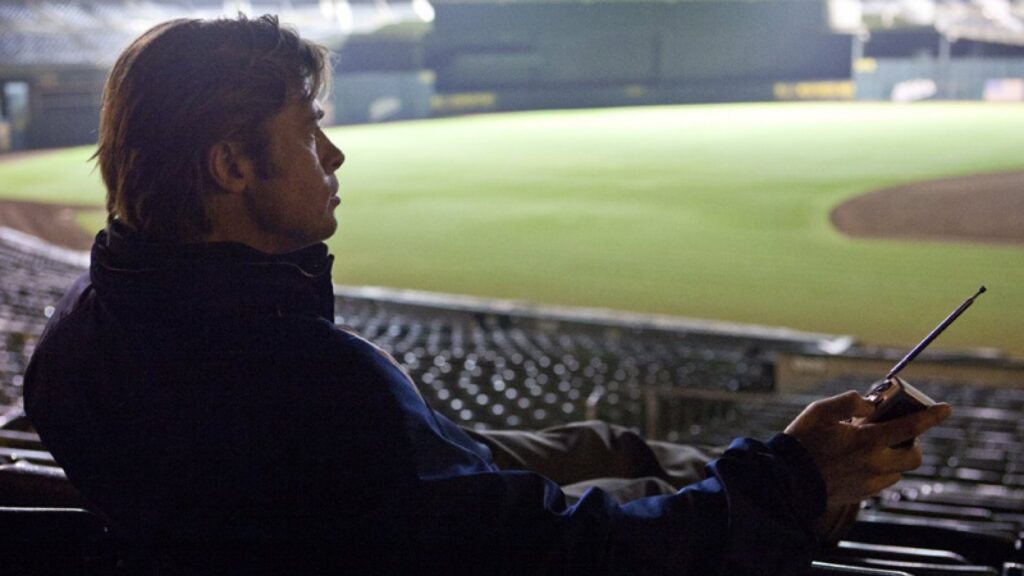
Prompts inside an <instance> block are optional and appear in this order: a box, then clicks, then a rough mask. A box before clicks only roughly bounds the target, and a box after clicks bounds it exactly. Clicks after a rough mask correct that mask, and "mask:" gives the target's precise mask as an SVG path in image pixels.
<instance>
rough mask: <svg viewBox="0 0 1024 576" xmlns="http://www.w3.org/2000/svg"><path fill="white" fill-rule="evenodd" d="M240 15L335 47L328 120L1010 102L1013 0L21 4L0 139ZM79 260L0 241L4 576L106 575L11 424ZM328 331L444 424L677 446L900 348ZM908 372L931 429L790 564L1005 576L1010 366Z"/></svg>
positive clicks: (360, 308)
mask: <svg viewBox="0 0 1024 576" xmlns="http://www.w3.org/2000/svg"><path fill="white" fill-rule="evenodd" d="M239 11H242V12H246V13H252V14H256V13H264V12H273V13H278V14H280V16H281V18H282V20H283V21H286V22H291V23H293V24H294V25H296V26H297V27H299V28H300V29H301V30H302V31H303V33H304V34H305V35H307V36H310V37H312V38H316V39H318V40H320V41H321V42H324V43H326V44H329V45H331V46H332V47H334V48H336V49H337V51H338V53H339V54H340V56H339V58H338V60H337V63H336V68H337V70H338V72H339V73H340V74H341V75H342V77H343V78H344V79H345V80H344V81H343V82H341V83H340V84H339V86H338V88H337V90H336V91H335V92H334V94H333V95H332V99H331V105H332V106H331V108H332V113H333V119H334V121H335V122H339V123H346V122H367V121H384V120H396V119H406V118H426V117H431V116H438V115H447V114H457V113H463V112H475V111H484V110H487V111H490V110H494V111H500V110H519V109H533V108H551V107H580V106H617V105H625V104H658V103H675V102H708V101H714V102H721V101H738V100H793V99H800V100H803V99H856V98H865V99H885V100H889V99H896V100H916V99H928V98H945V99H989V100H1024V93H1020V92H1019V89H1018V83H1019V82H1022V81H1024V80H1021V79H1022V78H1024V48H1022V47H1024V24H1022V23H1024V2H1019V1H1018V2H985V1H974V2H961V1H951V2H933V1H923V0H922V1H915V0H909V1H904V2H883V1H870V0H865V1H862V2H857V1H852V0H851V1H843V0H836V1H833V2H820V1H808V0H783V1H768V0H764V1H753V2H731V1H718V2H711V1H685V2H635V1H629V2H587V3H577V2H535V1H512V2H500V3H498V2H485V1H475V2H442V1H438V0H435V1H434V2H433V3H429V2H427V0H421V1H414V2H389V1H387V0H377V1H372V2H345V1H336V0H321V1H317V2H306V1H303V0H291V1H287V0H282V1H281V2H274V3H266V4H261V3H257V2H251V3H250V2H223V3H222V2H206V1H204V0H188V1H180V2H162V1H157V0H132V1H113V2H111V1H98V0H91V1H72V0H65V1H62V2H58V1H52V0H36V1H23V2H3V3H2V4H0V83H2V86H3V90H2V94H3V106H2V112H3V120H2V122H3V124H2V126H3V127H2V128H0V130H2V133H0V147H3V148H4V149H7V150H12V149H13V150H20V149H29V148H40V147H54V146H65V145H72V144H79V143H89V142H91V141H92V140H93V139H94V137H95V126H96V122H97V107H98V104H99V92H100V89H101V86H102V82H103V79H104V76H105V74H106V70H107V69H108V68H109V66H110V64H111V63H112V61H113V58H115V57H116V55H117V53H118V52H119V51H120V50H121V49H122V48H123V47H124V46H125V45H126V44H127V43H128V42H129V41H130V40H131V38H133V37H134V36H135V35H137V34H138V33H139V32H140V31H142V30H144V29H146V28H147V27H148V26H150V25H152V24H154V23H156V22H158V21H161V20H165V19H168V18H173V17H181V16H200V17H208V16H214V15H219V14H234V13H237V12H239ZM695 23H696V24H695ZM783 23H785V24H786V26H785V27H783ZM513 24H514V25H513ZM782 29H785V30H787V32H786V33H785V34H783V33H780V30H782ZM792 30H799V31H800V33H799V34H795V33H792V32H791V31H792ZM723 46H731V47H733V48H734V49H731V50H720V49H719V48H721V47H723ZM812 56H813V57H812ZM86 265H87V257H86V256H85V255H84V254H82V253H79V252H73V251H69V250H66V249H62V248H58V247H55V246H51V245H48V244H45V243H43V242H40V241H39V240H37V239H34V238H31V237H27V236H25V235H24V234H20V233H18V232H14V231H12V230H10V229H0V278H2V281H0V551H2V554H0V570H2V571H3V573H4V574H53V573H87V574H115V573H118V572H119V569H118V557H117V549H116V547H115V546H114V545H113V543H112V542H111V541H110V536H109V533H108V531H107V528H106V526H105V525H104V524H103V521H102V520H101V519H100V518H99V517H98V516H96V515H94V514H92V513H91V512H90V511H89V510H88V504H87V503H86V502H84V501H83V500H82V498H81V497H80V496H79V495H78V494H77V493H76V492H75V491H74V489H73V488H72V487H71V486H70V485H69V484H68V482H67V480H66V478H65V477H64V474H63V471H62V470H61V469H60V468H59V466H57V464H56V463H55V462H54V460H53V457H52V456H51V455H50V454H49V452H47V450H46V448H45V447H44V446H43V445H42V443H41V442H40V440H39V438H38V435H37V434H35V432H34V430H33V429H32V426H31V423H30V422H28V421H27V419H26V418H25V416H24V414H23V412H22V409H21V386H22V383H23V373H24V370H25V366H26V364H27V361H28V358H29V357H30V356H31V353H32V349H33V346H34V343H35V342H36V340H37V339H38V337H39V335H40V333H41V331H42V329H43V326H44V325H45V322H46V320H47V318H48V317H49V315H50V314H52V311H53V308H52V307H53V304H54V303H55V302H56V300H57V299H58V298H59V297H60V295H61V293H62V292H63V290H64V289H65V288H66V286H67V285H69V283H70V282H71V281H72V280H73V279H74V278H75V277H77V276H78V275H79V274H81V273H83V271H84V270H85V266H86ZM335 321H336V322H337V323H338V324H343V325H346V326H350V327H352V328H354V329H355V330H357V331H358V332H360V333H362V334H364V335H365V336H367V337H368V338H370V339H371V340H373V341H375V342H378V343H379V344H381V345H382V346H383V347H384V348H386V349H387V350H388V351H389V352H390V353H391V354H392V355H393V356H395V358H397V359H398V360H399V361H400V362H401V363H402V364H403V365H404V366H405V367H406V368H408V369H409V371H410V373H411V374H412V375H413V376H414V379H415V380H416V382H417V383H418V384H419V387H420V390H421V392H422V393H423V394H424V396H425V397H426V398H427V399H428V401H429V402H430V403H431V404H432V405H433V406H434V407H435V408H436V409H437V410H439V411H441V412H443V413H445V414H446V415H447V416H449V417H451V418H452V419H453V420H454V421H455V422H459V423H462V424H465V425H467V426H469V425H472V426H477V427H488V428H510V427H511V428H541V427H545V426H548V425H554V424H559V423H563V422H566V421H571V420H580V419H591V418H600V419H605V420H608V421H612V422H616V423H620V424H623V425H626V426H630V427H633V428H636V429H639V430H641V431H643V432H644V433H645V434H646V435H648V436H649V437H652V438H659V439H666V440H671V441H677V442H688V443H700V444H722V443H726V442H728V441H729V440H730V438H731V437H733V436H735V435H738V434H742V435H751V436H759V437H764V436H766V435H767V434H770V433H772V432H774V431H777V430H779V429H781V428H782V427H784V426H785V425H786V424H787V423H788V422H789V421H790V420H791V419H792V418H793V417H794V416H795V415H796V414H797V413H798V411H799V410H800V409H802V407H804V406H805V405H806V404H807V403H808V402H810V401H811V400H813V399H816V398H820V397H822V396H824V395H828V394H832V393H837V392H840V391H844V390H848V389H851V388H852V389H859V390H866V389H867V388H868V387H869V386H870V385H871V383H872V382H873V381H874V380H875V379H876V378H877V377H878V376H879V375H880V374H884V373H885V371H886V370H887V369H888V368H889V367H890V366H892V364H893V363H895V362H896V361H897V360H899V358H900V357H901V356H902V353H903V352H905V351H904V350H894V349H882V348H872V347H864V346H860V345H858V344H857V343H856V342H855V341H854V340H853V339H852V338H850V337H848V336H844V335H835V334H817V333H805V332H797V331H792V330H785V329H778V328H765V327H753V326H739V325H729V324H722V323H711V322H707V323H702V322H694V321H683V320H679V319H674V318H664V317H658V316H645V315H633V314H615V313H609V312H597V311H587V310H574V309H560V308H548V307H531V306H524V305H521V304H514V303H508V302H494V301H484V300H471V299H465V298H443V297H437V296H426V295H423V294H417V293H407V292H389V291H381V290H371V289H347V288H346V289H342V288H338V289H337V291H336V318H335ZM913 379H914V384H915V385H917V386H918V387H919V388H921V389H922V390H924V391H925V392H927V393H928V394H930V395H932V396H933V397H935V398H941V399H942V400H945V401H948V402H950V403H952V404H954V405H955V406H956V407H957V409H956V412H955V414H954V416H953V417H952V418H951V419H950V420H948V421H947V422H945V423H943V424H942V425H941V426H939V427H938V428H936V429H934V430H932V431H931V432H929V434H927V435H926V436H925V437H923V438H922V442H923V451H924V454H925V462H924V464H923V466H921V467H920V468H919V469H917V470H915V471H914V472H913V473H911V474H909V475H907V477H906V478H905V479H904V480H903V481H901V482H900V483H899V484H897V485H896V486H894V487H892V488H890V489H887V490H886V491H884V492H883V493H882V494H880V495H879V496H878V497H875V498H873V499H871V500H870V501H867V502H865V503H864V506H863V508H862V510H861V511H860V515H859V517H858V520H857V522H856V524H855V525H854V527H853V529H852V531H851V532H850V533H849V534H848V535H847V536H846V538H845V539H844V540H843V541H842V542H841V543H840V545H839V546H838V547H837V548H835V549H832V550H830V551H828V552H827V553H823V554H822V556H821V557H819V558H818V559H817V561H816V562H815V563H814V566H813V569H812V574H815V575H828V574H862V575H865V576H868V575H875V576H905V575H910V576H925V575H929V576H930V575H948V576H952V575H954V574H959V575H964V574H967V575H974V576H983V575H984V576H999V575H1003V576H1009V575H1012V574H1020V573H1022V571H1024V566H1022V564H1024V552H1022V535H1024V419H1022V417H1021V416H1022V414H1024V367H1022V366H1021V364H1020V363H1019V362H1017V361H1014V360H1009V359H1006V358H1005V357H999V356H994V357H993V356H988V355H985V354H978V353H969V352H963V353H960V352H954V353H944V354H940V353H935V352H933V353H925V354H924V355H922V357H921V358H920V359H919V360H917V361H915V366H914V372H913Z"/></svg>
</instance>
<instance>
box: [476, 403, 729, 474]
mask: <svg viewBox="0 0 1024 576" xmlns="http://www.w3.org/2000/svg"><path fill="white" fill-rule="evenodd" d="M466 432H467V433H469V434H470V436H472V437H473V438H475V439H476V440H478V441H479V442H482V443H483V444H486V445H487V446H488V447H490V448H491V452H492V453H493V455H494V460H495V463H497V465H498V467H499V468H502V469H507V470H530V471H533V472H537V473H538V474H541V475H543V476H546V477H548V478H550V479H551V480H553V481H555V482H556V483H558V484H559V485H562V486H569V485H573V484H577V483H581V482H587V481H592V480H596V479H609V478H618V479H647V478H653V479H657V480H658V481H659V482H658V483H657V484H659V485H660V484H661V483H664V484H667V485H668V486H670V487H671V488H673V489H679V488H681V487H683V486H686V485H688V484H692V483H694V482H699V481H701V480H703V479H704V464H706V463H707V462H708V461H709V460H711V459H712V458H714V457H715V456H717V455H718V454H720V453H721V450H719V449H709V448H698V447H694V446H684V445H680V444H671V443H669V442H647V441H646V440H644V439H643V437H642V436H640V435H639V434H637V433H636V432H634V431H632V430H630V429H629V428H626V427H624V426H618V425H615V424H608V423H607V422H601V421H596V420H591V421H586V422H575V423H572V424H567V425H565V426H557V427H554V428H547V429H544V430H540V431H537V432H528V431H519V430H488V431H474V430H466ZM644 486H647V487H645V488H643V489H641V491H643V490H647V489H648V488H649V483H648V484H645V485H644Z"/></svg>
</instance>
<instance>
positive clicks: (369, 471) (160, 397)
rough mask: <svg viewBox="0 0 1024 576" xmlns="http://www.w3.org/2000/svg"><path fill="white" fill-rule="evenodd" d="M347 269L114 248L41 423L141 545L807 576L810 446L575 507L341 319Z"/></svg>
mask: <svg viewBox="0 0 1024 576" xmlns="http://www.w3.org/2000/svg"><path fill="white" fill-rule="evenodd" d="M331 264H332V257H331V256H329V255H328V254H327V249H326V247H325V246H323V245H317V246H313V247H310V248H307V249H305V250H302V251H299V252H296V253H293V254H289V255H285V256H270V255H266V254H263V253H261V252H258V251H255V250H253V249H250V248H248V247H246V246H243V245H239V244H229V243H220V244H194V245H178V246H167V245H157V244H150V243H146V242H143V241H141V240H140V239H138V238H134V237H132V236H131V235H130V234H126V233H124V232H118V231H117V227H116V226H115V227H114V229H113V231H111V232H109V233H108V232H101V233H100V234H99V235H98V236H97V241H96V244H95V246H94V247H93V251H92V266H91V270H90V272H89V273H88V274H87V275H85V276H83V277H82V278H81V279H79V280H78V282H76V283H75V285H74V286H73V287H72V288H71V290H70V291H69V292H68V293H67V294H66V295H65V296H64V298H63V299H62V300H61V302H60V304H59V305H58V306H57V310H56V312H55V314H54V315H53V317H52V318H51V320H50V323H49V324H48V326H47V328H46V331H45V333H44V335H43V337H42V338H41V340H40V342H39V343H38V345H37V347H36V350H35V353H34V355H33V357H32V361H31V363H30V366H29V369H28V371H27V374H26V380H25V382H26V384H25V407H26V410H27V411H28V413H29V415H30V417H31V419H32V421H33V423H34V424H35V426H36V427H37V429H38V431H39V433H40V435H41V436H42V438H43V441H44V442H45V443H46V445H47V447H48V448H49V449H50V450H51V451H52V452H53V454H54V456H55V458H56V460H57V461H58V462H59V463H60V464H61V465H62V466H63V467H64V469H65V471H66V472H67V475H68V477H69V478H70V479H71V481H72V482H73V483H74V484H75V485H76V486H77V487H78V488H79V489H80V490H81V491H82V493H83V494H84V495H85V496H86V497H87V498H89V499H90V500H91V501H92V502H94V503H95V505H96V507H97V509H98V510H99V511H101V512H102V513H103V514H105V515H106V516H107V517H108V518H109V519H110V521H111V522H112V523H113V524H114V525H115V526H116V527H117V528H118V529H119V531H120V533H122V534H126V535H129V536H130V537H131V538H132V539H133V540H131V542H134V543H135V544H136V545H138V546H143V544H140V543H142V542H148V543H151V544H152V543H161V544H167V546H169V547H173V548H174V549H175V550H177V551H178V552H180V553H181V554H183V555H184V554H185V551H191V552H192V553H193V555H194V556H197V557H199V562H200V563H201V564H204V565H211V564H212V563H213V562H214V560H213V557H214V556H215V555H216V554H217V553H218V552H224V551H226V550H234V551H235V552H236V554H235V556H236V557H233V558H232V559H231V560H230V561H232V562H233V561H238V560H239V558H244V559H248V560H252V559H253V558H259V562H258V563H256V564H259V565H260V566H264V567H265V566H270V565H272V564H266V563H265V562H271V561H274V560H276V561H279V562H280V561H282V558H284V560H283V561H284V562H285V563H286V564H287V566H288V567H289V568H295V567H296V566H305V567H306V568H307V569H309V570H312V569H313V568H316V567H317V566H319V564H320V563H321V562H327V563H330V564H332V565H334V566H337V567H340V568H350V569H352V570H350V572H352V573H354V572H353V571H354V570H355V569H356V567H357V566H358V567H359V570H361V571H362V570H366V569H367V568H368V567H369V568H370V569H371V571H373V572H388V573H395V574H404V573H412V572H416V573H424V572H427V573H430V572H433V573H474V574H533V573H550V574H569V573H580V574H645V573H671V574H700V575H710V574H737V575H738V574H773V575H779V574H789V573H800V572H802V571H803V570H805V569H806V568H807V566H808V564H809V561H810V560H809V559H810V555H811V554H812V552H813V548H814V545H815V542H814V538H813V536H812V532H811V527H812V524H813V521H814V519H815V518H816V517H817V516H819V515H820V514H821V513H822V512H823V511H824V505H825V495H824V486H823V483H822V480H821V478H820V475H819V474H818V472H817V470H816V469H815V467H814V465H813V463H812V462H811V461H810V459H809V457H808V455H807V454H806V452H805V451H804V450H803V448H802V447H801V446H800V445H799V444H798V443H797V442H796V441H795V440H794V439H792V438H790V437H788V436H785V435H778V436H775V437H774V438H772V439H771V440H769V441H768V442H767V443H762V442H759V441H756V440H750V439H741V440H737V441H736V442H734V443H733V445H732V447H731V449H730V450H729V451H727V452H726V453H725V455H724V456H723V457H722V458H721V459H719V460H717V461H715V462H713V463H712V464H710V465H709V467H708V472H709V474H708V479H707V480H705V481H703V482H701V483H699V484H695V485H693V486H689V487H687V488H685V489H683V490H681V491H680V492H678V493H677V494H674V495H669V496H660V497H651V498H645V499H641V500H638V501H634V502H632V503H629V504H626V505H619V504H617V503H615V502H614V501H613V500H612V499H611V498H609V497H608V496H607V495H606V494H604V493H603V492H601V491H600V490H591V491H590V492H588V493H587V494H586V495H585V496H584V497H583V498H582V500H580V501H579V502H578V503H576V504H574V505H572V506H568V505H566V502H565V498H564V496H563V494H562V492H561V490H560V489H559V487H558V486H557V485H555V484H554V483H553V482H551V481H550V480H548V479H546V478H544V477H541V476H539V475H536V474H533V473H528V472H522V471H502V470H499V469H497V468H496V466H495V465H494V464H493V461H492V459H491V455H490V452H489V451H488V449H487V448H486V447H484V446H482V445H480V444H478V443H476V442H474V441H473V440H471V439H470V438H469V437H468V436H467V435H466V434H465V433H463V432H462V431H461V430H460V429H459V428H458V427H457V426H456V425H454V424H453V423H452V422H450V421H449V420H448V419H446V418H445V417H444V416H441V415H440V414H438V413H436V412H434V411H433V410H431V409H430V407H429V406H428V405H427V404H425V403H424V401H423V399H422V398H421V396H420V395H419V393H418V392H417V391H416V389H415V387H414V386H413V385H412V383H411V381H410V380H409V378H408V377H407V376H406V374H405V373H404V372H403V371H402V370H401V369H400V368H399V367H398V366H397V365H396V364H395V363H394V362H393V361H392V360H391V359H390V358H389V357H388V356H387V355H386V354H384V353H382V352H381V351H380V350H379V349H377V348H376V347H375V346H374V345H372V344H371V343H369V342H367V341H365V340H363V339H362V338H360V337H359V336H357V335H354V334H352V333H350V332H348V331H345V330H343V329H340V328H338V327H337V326H335V325H334V322H333V317H334V312H333V302H334V299H333V294H332V285H331V274H330V272H331ZM168 543H173V544H168ZM200 550H201V551H202V552H201V553H199V552H197V551H200ZM225 556H227V554H225ZM311 573H312V572H311Z"/></svg>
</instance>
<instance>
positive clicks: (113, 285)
mask: <svg viewBox="0 0 1024 576" xmlns="http://www.w3.org/2000/svg"><path fill="white" fill-rule="evenodd" d="M333 262H334V257H333V256H331V255H330V254H328V252H327V246H326V245H325V244H322V243H319V244H315V245H313V246H309V247H307V248H303V249H301V250H298V251H296V252H292V253H289V254H282V255H271V254H266V253H263V252H260V251H259V250H256V249H254V248H251V247H249V246H246V245H244V244H238V243H234V242H209V243H192V244H164V243H156V242H150V241H147V240H146V239H144V238H141V237H140V236H139V235H138V234H135V233H133V232H131V231H129V230H128V229H127V228H125V227H124V226H123V225H121V224H119V223H118V222H116V221H115V222H113V223H112V224H111V225H110V226H109V227H108V228H107V229H106V230H103V231H101V232H100V233H99V234H97V235H96V242H95V243H94V244H93V248H92V265H91V268H90V275H91V279H92V284H93V286H94V287H95V289H96V291H97V295H98V296H99V297H100V298H101V299H102V300H103V301H105V302H107V303H108V304H109V305H111V306H112V307H113V308H114V309H115V310H122V311H123V312H125V313H128V314H131V315H132V316H134V317H139V318H161V319H168V318H169V319H172V320H173V319H175V316H176V315H180V314H185V315H186V316H188V317H196V315H201V316H202V317H207V318H208V317H216V316H223V315H238V314H251V313H272V314H278V315H283V314H312V315H316V316H320V317H323V318H326V319H328V320H331V321H333V318H334V290H333V284H332V283H331V268H332V265H333Z"/></svg>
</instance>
